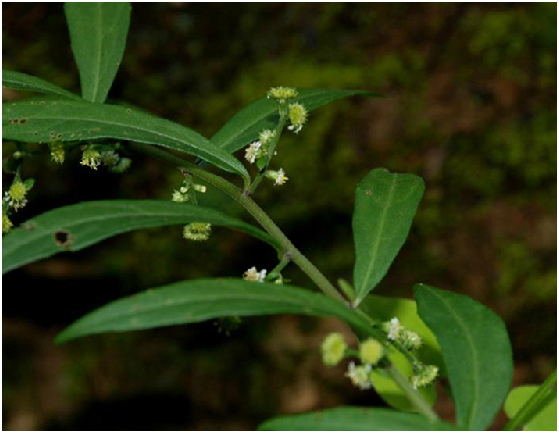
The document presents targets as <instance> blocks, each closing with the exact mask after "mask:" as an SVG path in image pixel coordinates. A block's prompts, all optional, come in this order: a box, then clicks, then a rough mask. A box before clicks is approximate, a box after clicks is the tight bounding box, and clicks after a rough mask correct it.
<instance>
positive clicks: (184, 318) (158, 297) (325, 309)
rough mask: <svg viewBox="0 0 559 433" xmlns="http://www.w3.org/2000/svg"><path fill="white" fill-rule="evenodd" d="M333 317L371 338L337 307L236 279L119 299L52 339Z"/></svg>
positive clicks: (289, 289)
mask: <svg viewBox="0 0 559 433" xmlns="http://www.w3.org/2000/svg"><path fill="white" fill-rule="evenodd" d="M270 314H305V315H314V316H335V317H338V318H339V319H341V320H343V321H345V322H346V323H348V324H349V325H351V326H353V327H355V328H357V329H359V330H361V331H363V332H370V331H371V328H370V325H369V323H368V322H367V320H365V319H363V318H362V317H361V316H359V315H357V314H356V313H355V312H354V311H352V310H350V309H349V308H347V307H346V306H345V305H344V304H342V303H341V302H339V301H335V300H332V299H330V298H327V297H326V296H324V295H322V294H318V293H313V292H309V291H307V290H305V289H302V288H297V287H293V286H287V285H282V286H278V285H277V284H275V283H258V282H253V281H244V280H238V279H208V280H193V281H182V282H179V283H175V284H171V285H168V286H164V287H161V288H158V289H152V290H148V291H145V292H142V293H139V294H137V295H133V296H130V297H127V298H122V299H119V300H117V301H114V302H111V303H110V304H108V305H106V306H104V307H101V308H99V309H98V310H95V311H93V312H92V313H89V314H87V315H86V316H84V317H82V318H81V319H79V320H78V321H77V322H75V323H74V324H72V325H71V326H70V327H68V328H66V329H65V330H64V331H63V332H62V333H61V334H59V335H58V336H57V338H56V341H57V342H58V343H62V342H65V341H68V340H71V339H74V338H78V337H83V336H85V335H90V334H99V333H103V332H115V331H131V330H135V329H148V328H156V327H158V326H167V325H178V324H184V323H196V322H202V321H204V320H209V319H215V318H217V317H223V316H256V315H270Z"/></svg>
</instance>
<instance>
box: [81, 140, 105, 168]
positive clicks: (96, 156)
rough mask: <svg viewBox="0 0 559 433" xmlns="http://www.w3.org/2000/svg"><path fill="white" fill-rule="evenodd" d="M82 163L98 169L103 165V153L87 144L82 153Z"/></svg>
mask: <svg viewBox="0 0 559 433" xmlns="http://www.w3.org/2000/svg"><path fill="white" fill-rule="evenodd" d="M80 164H81V165H85V166H86V167H89V168H92V169H93V170H97V167H99V166H100V165H101V153H100V152H99V151H98V150H96V149H95V148H93V147H91V146H87V147H86V148H85V149H84V151H83V153H82V160H81V161H80Z"/></svg>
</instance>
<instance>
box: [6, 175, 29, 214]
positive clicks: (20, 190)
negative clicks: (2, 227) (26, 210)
mask: <svg viewBox="0 0 559 433" xmlns="http://www.w3.org/2000/svg"><path fill="white" fill-rule="evenodd" d="M27 191H28V188H27V186H26V185H25V184H24V183H23V182H22V181H21V180H16V181H15V182H14V183H12V185H11V186H10V188H9V189H8V191H6V193H5V194H4V201H5V202H6V203H7V204H8V206H10V207H11V208H13V209H14V210H16V211H17V210H19V209H21V208H22V207H24V206H25V205H26V204H27V199H26V198H25V197H26V195H27Z"/></svg>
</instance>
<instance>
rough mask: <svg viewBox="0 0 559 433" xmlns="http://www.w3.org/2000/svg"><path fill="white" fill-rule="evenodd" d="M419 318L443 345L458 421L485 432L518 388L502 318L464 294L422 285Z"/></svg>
mask: <svg viewBox="0 0 559 433" xmlns="http://www.w3.org/2000/svg"><path fill="white" fill-rule="evenodd" d="M414 294H415V298H416V299H417V306H418V311H419V316H420V317H421V318H422V319H423V321H424V322H425V323H426V324H427V326H429V328H431V330H432V331H433V332H434V333H435V335H436V336H437V340H438V342H439V344H440V345H441V348H442V352H443V358H444V362H445V365H446V370H447V372H448V377H449V380H450V385H451V388H452V395H453V397H454V403H455V405H456V421H457V424H458V425H459V426H462V427H464V428H466V429H469V430H484V429H485V428H486V427H487V426H489V424H491V421H492V420H493V418H494V416H495V414H496V413H497V411H498V410H499V409H500V408H501V406H502V404H503V402H504V400H505V397H506V396H507V393H508V390H509V388H510V385H511V382H512V372H513V367H512V350H511V346H510V341H509V337H508V334H507V330H506V328H505V325H504V323H503V321H502V320H501V318H500V317H499V316H497V315H496V314H495V313H494V312H493V311H491V310H490V309H489V308H487V307H486V306H484V305H483V304H480V303H479V302H477V301H474V300H473V299H471V298H469V297H467V296H465V295H460V294H458V293H452V292H448V291H445V290H440V289H435V288H434V287H430V286H427V285H425V284H416V285H415V286H414Z"/></svg>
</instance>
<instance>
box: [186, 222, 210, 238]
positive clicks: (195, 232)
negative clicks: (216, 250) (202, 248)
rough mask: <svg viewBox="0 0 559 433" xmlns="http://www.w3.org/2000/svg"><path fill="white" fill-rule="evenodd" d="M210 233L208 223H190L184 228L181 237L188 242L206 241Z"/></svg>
mask: <svg viewBox="0 0 559 433" xmlns="http://www.w3.org/2000/svg"><path fill="white" fill-rule="evenodd" d="M211 233H212V225H211V224H209V223H190V224H188V225H186V226H184V229H183V236H184V238H185V239H188V240H190V241H207V240H208V239H209V238H210V234H211Z"/></svg>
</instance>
